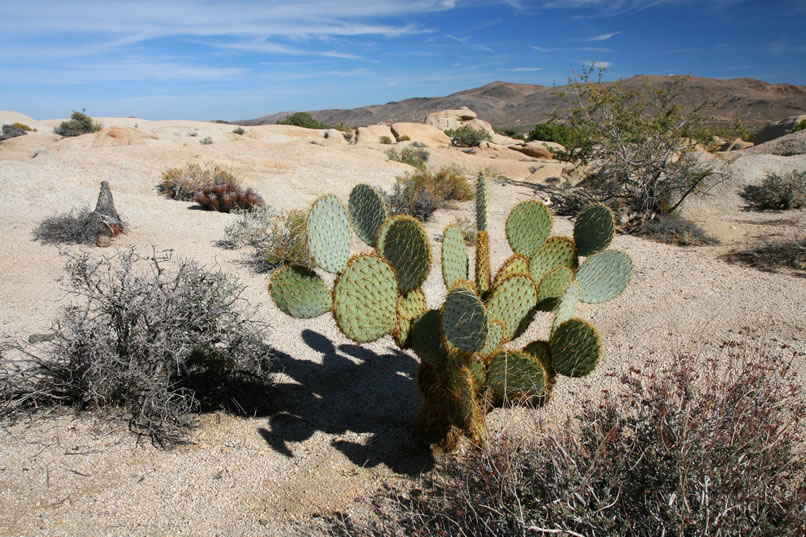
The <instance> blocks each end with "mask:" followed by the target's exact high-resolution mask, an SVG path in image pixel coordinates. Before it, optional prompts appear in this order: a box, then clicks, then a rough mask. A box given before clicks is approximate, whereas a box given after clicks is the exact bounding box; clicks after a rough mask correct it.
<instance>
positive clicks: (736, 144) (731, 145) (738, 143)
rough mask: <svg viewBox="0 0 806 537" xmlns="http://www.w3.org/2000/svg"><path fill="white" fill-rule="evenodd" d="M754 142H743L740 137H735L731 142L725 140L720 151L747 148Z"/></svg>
mask: <svg viewBox="0 0 806 537" xmlns="http://www.w3.org/2000/svg"><path fill="white" fill-rule="evenodd" d="M754 145H755V144H754V143H753V142H745V141H744V140H742V139H741V138H736V139H735V140H733V141H732V142H726V143H725V144H723V145H722V148H721V151H741V150H742V149H747V148H749V147H753V146H754Z"/></svg>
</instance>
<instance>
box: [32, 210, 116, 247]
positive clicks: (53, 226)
mask: <svg viewBox="0 0 806 537" xmlns="http://www.w3.org/2000/svg"><path fill="white" fill-rule="evenodd" d="M113 228H114V229H115V231H116V232H115V233H112V234H113V235H116V234H117V232H121V231H125V228H126V223H125V222H123V221H121V220H118V219H116V218H112V217H110V216H108V215H104V214H100V213H97V212H95V211H93V210H92V209H90V208H89V207H80V208H73V209H71V210H70V212H68V213H64V214H59V215H56V216H50V217H48V218H46V219H44V220H43V221H42V222H40V223H39V225H38V226H37V228H36V229H35V230H34V239H35V240H38V241H40V242H42V243H44V244H71V243H73V244H92V243H94V242H95V240H96V239H97V238H98V235H100V234H108V233H109V232H110V231H111V230H112V229H113Z"/></svg>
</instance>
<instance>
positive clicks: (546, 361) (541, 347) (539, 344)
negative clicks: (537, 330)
mask: <svg viewBox="0 0 806 537" xmlns="http://www.w3.org/2000/svg"><path fill="white" fill-rule="evenodd" d="M523 351H524V352H528V353H529V354H531V355H532V356H534V357H535V358H537V361H538V362H540V363H541V364H543V368H544V369H545V370H546V371H547V372H548V373H549V379H550V378H551V376H552V367H551V347H550V346H549V342H548V341H533V342H531V343H529V344H528V345H526V347H524V348H523Z"/></svg>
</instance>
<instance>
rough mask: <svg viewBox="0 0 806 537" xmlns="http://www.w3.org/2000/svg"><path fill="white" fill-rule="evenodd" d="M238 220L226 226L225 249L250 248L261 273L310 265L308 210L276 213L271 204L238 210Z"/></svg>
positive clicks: (252, 263) (255, 265) (236, 212)
mask: <svg viewBox="0 0 806 537" xmlns="http://www.w3.org/2000/svg"><path fill="white" fill-rule="evenodd" d="M233 213H235V214H236V215H237V217H238V218H237V220H236V221H235V222H233V223H232V224H230V225H229V226H227V227H226V228H225V229H224V236H225V238H224V240H222V241H221V242H220V245H221V246H223V247H225V248H242V247H249V248H251V249H252V259H251V265H253V266H254V268H255V269H257V270H258V271H259V272H271V271H272V270H273V269H275V268H276V267H278V266H280V265H284V264H291V265H302V266H310V265H311V260H310V256H309V254H308V248H307V244H306V243H305V227H306V222H307V216H308V215H307V213H306V212H305V211H301V210H292V211H282V212H280V213H276V212H275V211H274V210H273V209H272V208H271V207H269V206H268V205H264V206H262V207H257V208H255V209H253V210H251V211H244V210H240V209H238V210H235V211H233Z"/></svg>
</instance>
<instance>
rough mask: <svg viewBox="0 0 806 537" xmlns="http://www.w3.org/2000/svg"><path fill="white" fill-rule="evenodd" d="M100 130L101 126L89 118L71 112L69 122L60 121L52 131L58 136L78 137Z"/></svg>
mask: <svg viewBox="0 0 806 537" xmlns="http://www.w3.org/2000/svg"><path fill="white" fill-rule="evenodd" d="M101 128H102V125H101V124H100V123H98V122H94V121H92V118H91V117H89V116H87V115H85V114H83V113H81V112H76V111H75V110H73V115H72V116H70V120H69V121H62V122H61V124H60V125H59V126H58V127H56V128H55V129H53V132H55V133H56V134H58V135H59V136H80V135H82V134H87V133H89V132H98V131H99V130H101Z"/></svg>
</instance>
